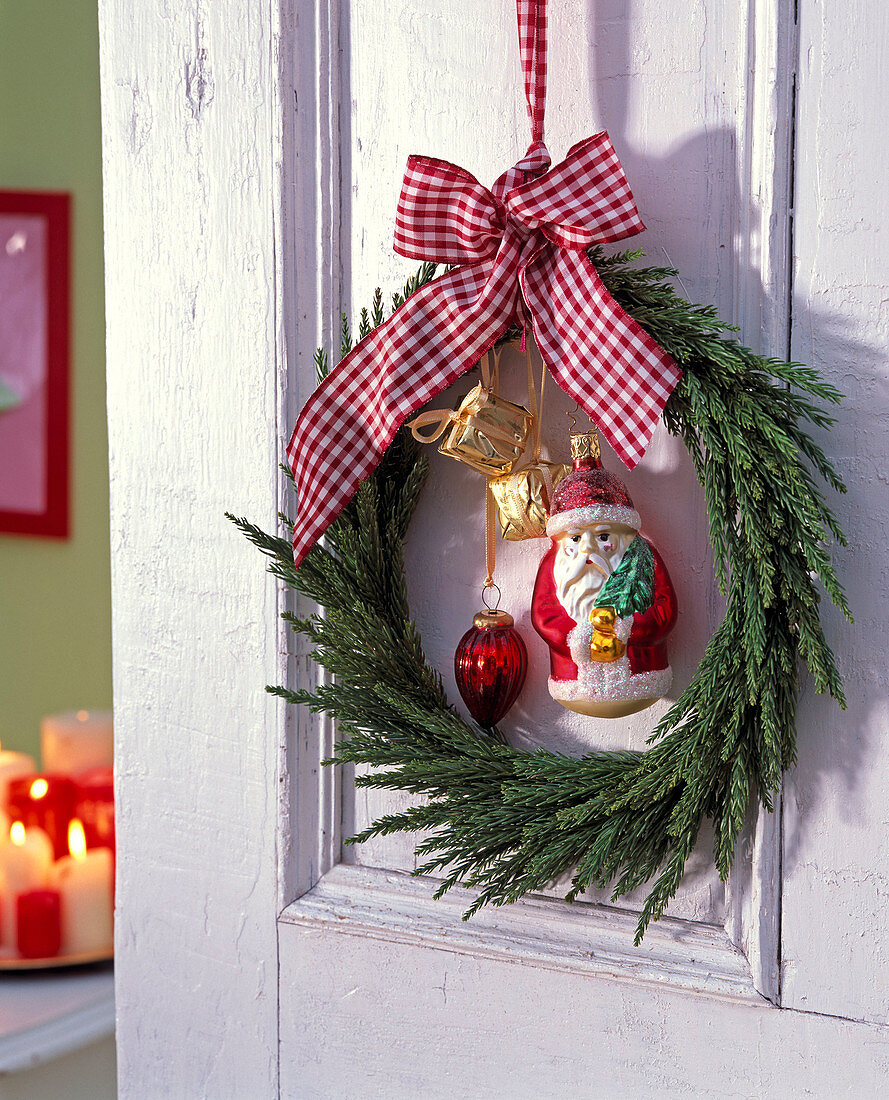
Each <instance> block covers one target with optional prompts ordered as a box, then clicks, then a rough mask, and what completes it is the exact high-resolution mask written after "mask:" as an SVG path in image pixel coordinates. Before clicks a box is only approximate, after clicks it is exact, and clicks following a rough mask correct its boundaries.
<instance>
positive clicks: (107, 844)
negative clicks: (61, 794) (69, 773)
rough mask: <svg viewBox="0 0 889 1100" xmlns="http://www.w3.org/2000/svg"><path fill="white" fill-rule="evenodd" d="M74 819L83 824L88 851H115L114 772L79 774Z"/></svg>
mask: <svg viewBox="0 0 889 1100" xmlns="http://www.w3.org/2000/svg"><path fill="white" fill-rule="evenodd" d="M75 782H76V784H77V804H76V806H75V811H74V816H75V817H76V818H78V819H79V820H80V821H82V822H83V831H84V833H85V834H86V846H87V848H110V849H111V851H112V852H113V851H114V772H113V771H112V769H111V768H94V769H93V770H92V771H89V772H86V773H84V774H83V775H79V776H78V777H77V779H76V780H75Z"/></svg>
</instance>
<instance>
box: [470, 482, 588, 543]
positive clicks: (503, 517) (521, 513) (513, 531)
mask: <svg viewBox="0 0 889 1100" xmlns="http://www.w3.org/2000/svg"><path fill="white" fill-rule="evenodd" d="M570 472H571V467H570V466H569V465H567V464H566V463H564V462H535V463H532V464H531V465H530V466H524V467H523V468H522V469H521V470H516V471H515V472H514V473H510V474H506V475H505V476H503V477H498V478H494V479H493V480H492V481H491V483H490V484H491V492H492V493H493V494H494V500H495V501H496V502H497V513H498V516H499V519H500V534H501V535H502V536H503V538H505V539H509V541H510V542H521V541H522V540H523V539H539V538H542V537H543V536H544V535H545V534H546V520H547V516H548V514H549V500H550V496H551V495H552V491H553V489H555V487H556V486H557V485H558V484H559V482H560V481H561V480H562V478H563V477H565V476H566V475H567V474H569V473H570Z"/></svg>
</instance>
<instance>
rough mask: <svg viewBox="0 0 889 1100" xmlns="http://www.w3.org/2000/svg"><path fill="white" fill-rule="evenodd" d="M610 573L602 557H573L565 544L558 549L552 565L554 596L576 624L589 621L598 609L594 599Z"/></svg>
mask: <svg viewBox="0 0 889 1100" xmlns="http://www.w3.org/2000/svg"><path fill="white" fill-rule="evenodd" d="M588 559H592V560H591V561H590V560H588ZM611 572H612V566H611V563H610V562H609V561H608V560H607V559H605V558H603V557H602V556H601V555H599V554H582V553H574V554H572V553H571V552H570V551H569V550H568V549H567V546H566V544H565V543H562V544H561V545H560V546H559V549H558V551H557V552H556V558H555V561H554V563H553V579H554V580H555V582H556V596H557V597H558V600H559V603H560V604H561V605H562V607H564V608H565V610H566V611H567V612H568V614H569V615H570V616H571V618H572V619H573V620H574V621H575V622H576V623H588V622H589V621H590V615H591V614H592V613H593V611H594V610H595V609H596V607H597V606H598V604H597V603H596V599H597V598H598V595H599V593H600V592H601V591H602V587H603V585H604V584H605V581H606V580H607V579H608V577H610V576H611Z"/></svg>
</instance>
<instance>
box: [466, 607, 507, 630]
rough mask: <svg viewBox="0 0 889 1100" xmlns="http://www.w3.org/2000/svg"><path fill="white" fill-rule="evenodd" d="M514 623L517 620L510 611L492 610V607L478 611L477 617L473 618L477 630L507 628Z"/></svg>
mask: <svg viewBox="0 0 889 1100" xmlns="http://www.w3.org/2000/svg"><path fill="white" fill-rule="evenodd" d="M514 624H515V620H514V619H513V617H512V615H510V614H509V612H508V611H499V610H493V611H492V610H491V609H490V608H486V609H485V610H484V611H478V612H476V615H475V618H474V619H473V620H472V625H473V626H474V627H475V628H476V630H505V629H506V628H507V627H510V626H513V625H514Z"/></svg>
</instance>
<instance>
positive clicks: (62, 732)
mask: <svg viewBox="0 0 889 1100" xmlns="http://www.w3.org/2000/svg"><path fill="white" fill-rule="evenodd" d="M40 750H41V753H42V756H43V770H44V771H45V772H52V773H54V774H57V775H79V774H80V773H81V772H86V771H89V770H90V769H91V768H110V767H111V765H112V763H113V762H114V738H113V732H112V723H111V712H110V711H107V710H72V711H69V712H68V713H66V714H50V715H49V716H48V717H46V718H44V719H43V721H42V722H41V723H40Z"/></svg>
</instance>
